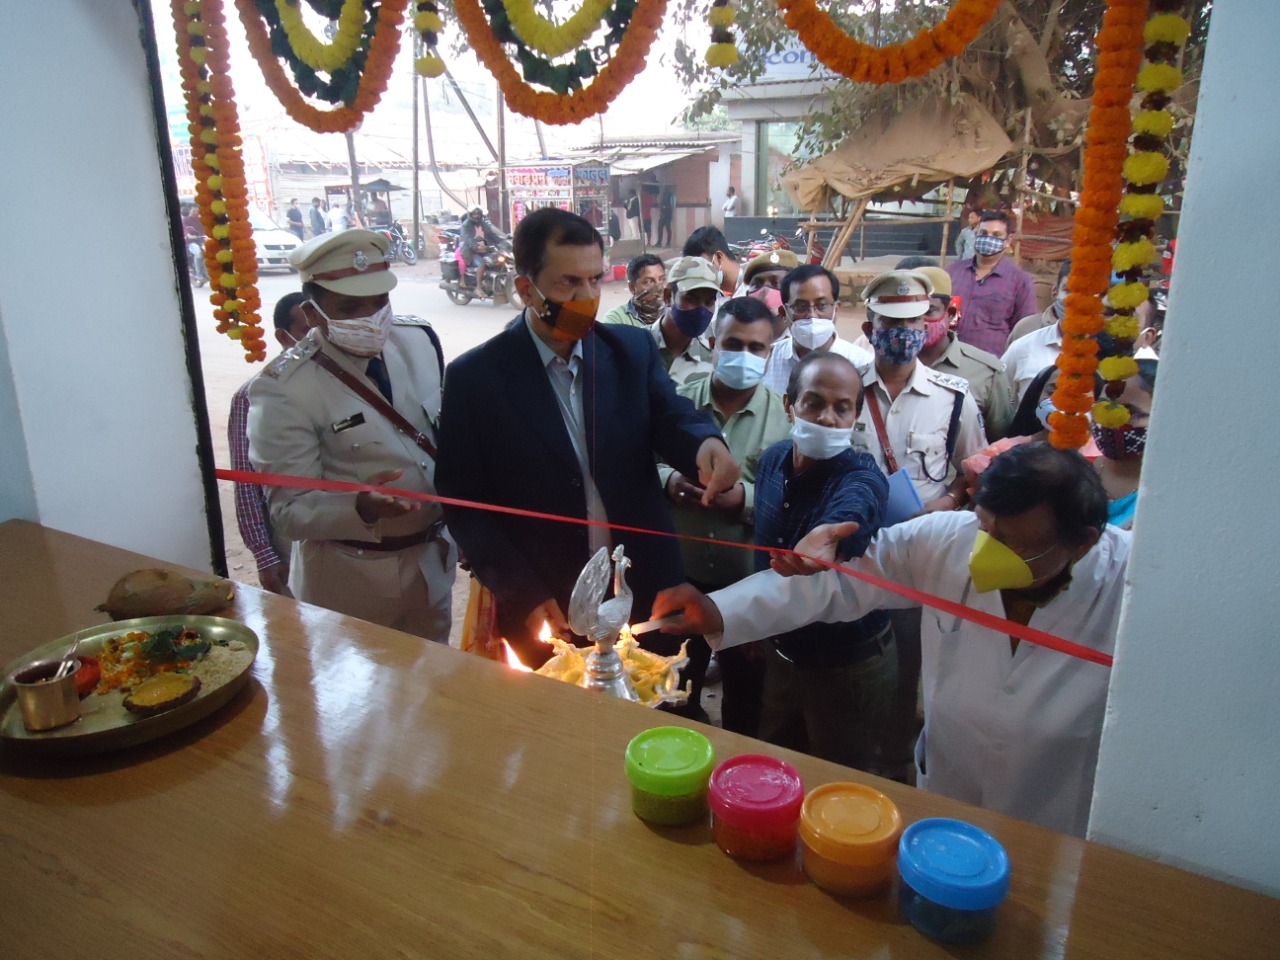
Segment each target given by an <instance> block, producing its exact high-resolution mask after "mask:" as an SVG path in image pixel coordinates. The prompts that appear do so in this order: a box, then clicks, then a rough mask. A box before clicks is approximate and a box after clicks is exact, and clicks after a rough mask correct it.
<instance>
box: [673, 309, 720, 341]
mask: <svg viewBox="0 0 1280 960" xmlns="http://www.w3.org/2000/svg"><path fill="white" fill-rule="evenodd" d="M671 319H672V320H674V321H675V322H676V329H677V330H679V331H680V332H681V333H683V334H684V335H685V336H686V337H700V336H702V335H703V334H704V333H705V332H706V330H707V327H709V326H711V308H710V307H694V308H693V309H692V310H682V309H681V308H680V307H675V306H673V307H672V308H671Z"/></svg>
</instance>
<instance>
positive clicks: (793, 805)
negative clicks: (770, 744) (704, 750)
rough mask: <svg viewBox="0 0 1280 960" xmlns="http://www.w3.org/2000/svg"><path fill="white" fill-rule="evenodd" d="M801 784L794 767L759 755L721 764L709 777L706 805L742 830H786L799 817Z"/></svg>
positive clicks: (732, 759) (746, 754) (740, 757)
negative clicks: (779, 828) (776, 828)
mask: <svg viewBox="0 0 1280 960" xmlns="http://www.w3.org/2000/svg"><path fill="white" fill-rule="evenodd" d="M802 803H804V782H803V781H802V780H801V779H800V774H799V773H798V772H797V771H796V769H795V767H793V766H791V764H789V763H785V762H784V761H782V760H779V759H778V758H777V757H766V756H764V755H763V754H758V753H745V754H742V755H741V756H737V757H730V758H729V759H728V760H725V761H723V762H722V763H721V764H720V766H718V767H716V768H715V770H713V771H712V773H711V784H710V787H709V788H708V791H707V805H708V806H710V807H711V812H712V813H714V814H715V815H716V816H717V817H720V818H721V819H722V820H724V822H725V823H728V824H731V825H733V826H735V827H739V828H741V829H743V830H751V829H760V828H768V827H776V826H785V825H787V824H790V823H794V822H795V821H796V818H797V817H799V816H800V805H801V804H802Z"/></svg>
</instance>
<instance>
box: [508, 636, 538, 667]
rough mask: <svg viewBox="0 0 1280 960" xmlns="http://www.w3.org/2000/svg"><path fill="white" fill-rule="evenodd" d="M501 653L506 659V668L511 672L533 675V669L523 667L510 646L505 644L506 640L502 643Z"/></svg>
mask: <svg viewBox="0 0 1280 960" xmlns="http://www.w3.org/2000/svg"><path fill="white" fill-rule="evenodd" d="M502 653H503V655H504V656H505V657H506V658H507V666H508V667H510V668H511V669H512V670H518V671H520V672H521V673H533V668H532V667H526V666H525V665H524V663H523V662H522V661H521V660H520V657H519V656H517V654H516V652H515V651H514V650H512V649H511V644H509V643H507V641H506V640H503V641H502Z"/></svg>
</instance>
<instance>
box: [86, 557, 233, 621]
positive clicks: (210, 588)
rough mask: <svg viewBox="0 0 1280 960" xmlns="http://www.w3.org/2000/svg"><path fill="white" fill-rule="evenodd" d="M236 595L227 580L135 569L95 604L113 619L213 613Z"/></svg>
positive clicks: (167, 571)
mask: <svg viewBox="0 0 1280 960" xmlns="http://www.w3.org/2000/svg"><path fill="white" fill-rule="evenodd" d="M234 596H235V590H234V588H233V587H232V585H231V581H230V580H221V579H215V580H201V581H198V582H196V581H192V580H189V579H188V578H186V577H184V576H183V575H182V574H180V573H173V572H171V571H169V570H156V569H154V568H151V569H147V570H134V571H133V572H132V573H127V574H125V575H124V576H123V577H121V578H120V579H119V580H117V581H116V585H115V586H114V587H112V588H111V593H109V594H108V595H107V600H106V603H101V604H99V605H98V607H97V609H98V610H102V611H103V612H105V613H106V614H107V615H108V616H110V617H111V619H112V620H131V619H133V618H134V617H163V616H167V615H169V614H181V613H185V614H192V615H199V614H205V613H215V612H217V611H218V610H221V609H222V608H223V607H225V606H226V605H227V604H228V603H230V602H231V599H232V598H233V597H234Z"/></svg>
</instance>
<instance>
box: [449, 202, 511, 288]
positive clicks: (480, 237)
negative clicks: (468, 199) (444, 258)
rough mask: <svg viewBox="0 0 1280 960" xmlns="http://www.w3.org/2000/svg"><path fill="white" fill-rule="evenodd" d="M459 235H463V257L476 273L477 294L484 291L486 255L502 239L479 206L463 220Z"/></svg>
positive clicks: (472, 209)
mask: <svg viewBox="0 0 1280 960" xmlns="http://www.w3.org/2000/svg"><path fill="white" fill-rule="evenodd" d="M459 233H460V234H461V235H462V255H463V256H464V257H465V258H466V260H467V263H468V264H470V265H471V269H472V270H473V271H475V275H476V292H479V291H480V290H482V289H483V288H482V287H481V285H480V282H481V281H482V280H484V257H485V254H487V253H488V252H489V247H490V246H497V245H498V244H499V243H500V242H501V241H502V238H501V237H500V236H499V235H498V231H497V230H495V229H493V224H491V223H490V222H489V221H488V219H487V218H486V217H485V215H484V210H483V209H482V208H481V207H480V205H479V204H476V205H475V206H474V207H472V208H471V212H470V213H468V214H467V215H466V217H464V218H463V220H462V227H461V228H460V230H459Z"/></svg>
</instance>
